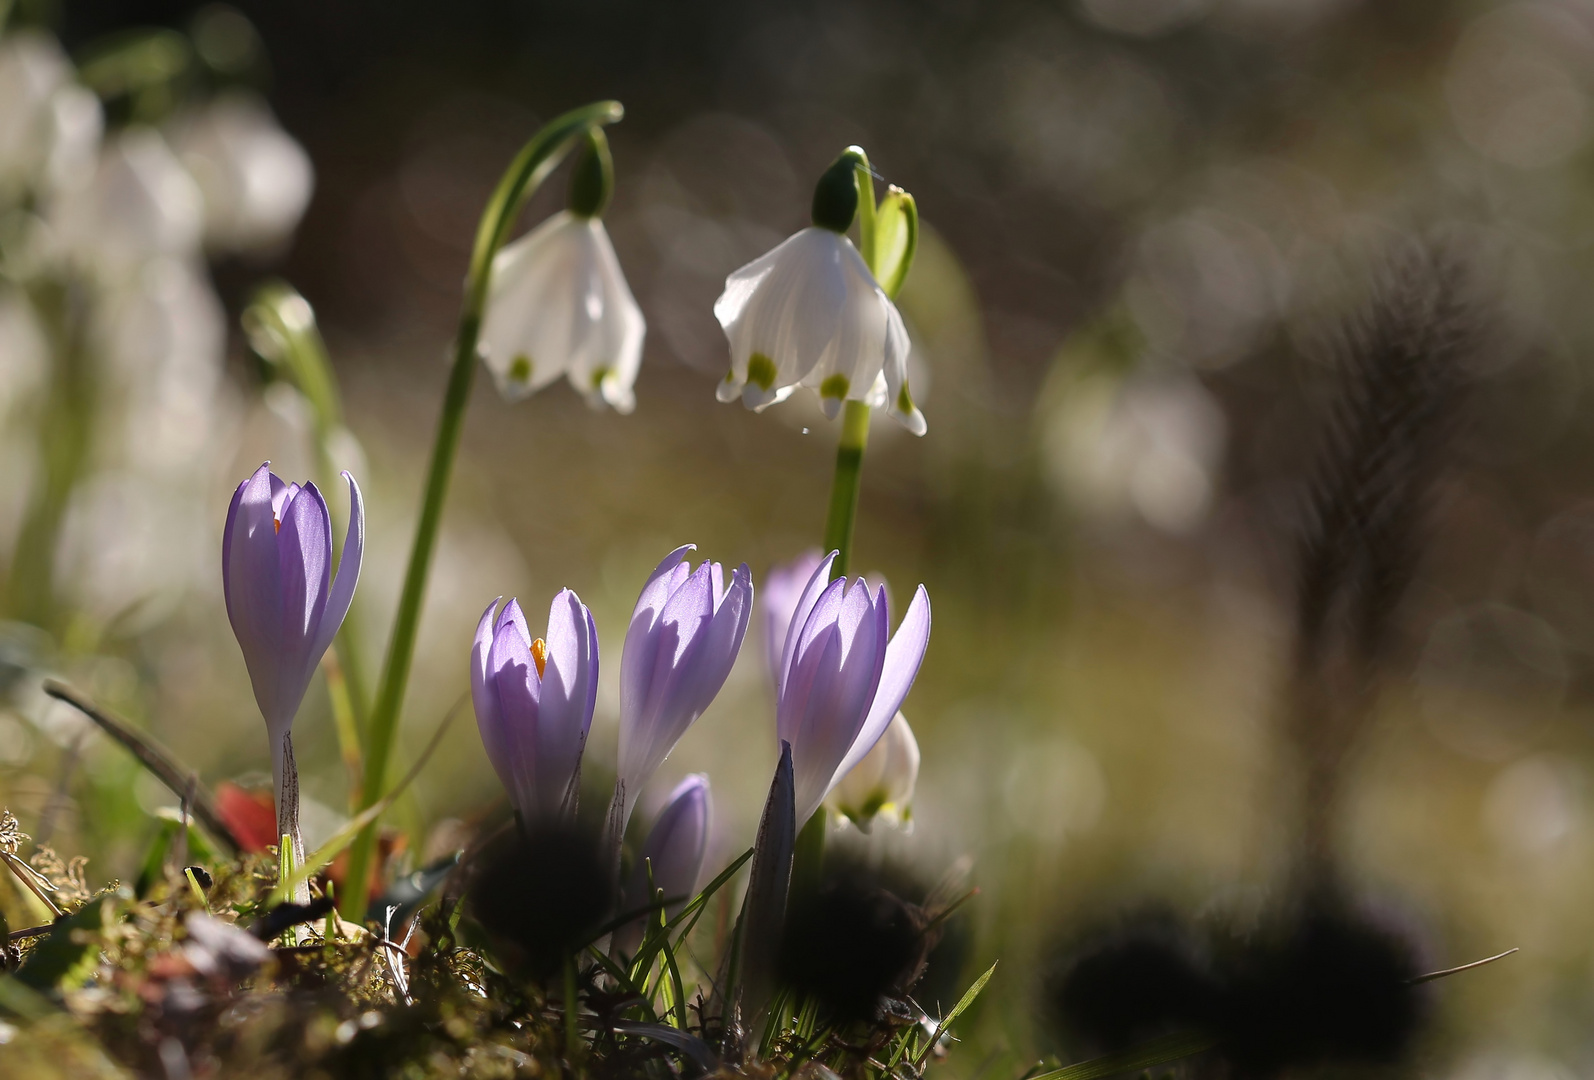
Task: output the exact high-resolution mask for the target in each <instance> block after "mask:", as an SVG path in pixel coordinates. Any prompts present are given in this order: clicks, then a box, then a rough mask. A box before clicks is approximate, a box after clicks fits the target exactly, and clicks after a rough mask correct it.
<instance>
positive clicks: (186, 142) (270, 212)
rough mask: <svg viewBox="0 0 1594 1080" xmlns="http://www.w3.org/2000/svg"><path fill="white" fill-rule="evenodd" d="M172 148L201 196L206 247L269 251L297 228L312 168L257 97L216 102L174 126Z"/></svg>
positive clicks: (311, 184) (241, 96)
mask: <svg viewBox="0 0 1594 1080" xmlns="http://www.w3.org/2000/svg"><path fill="white" fill-rule="evenodd" d="M172 144H173V147H174V149H175V150H176V151H177V156H178V157H179V158H180V159H181V161H182V163H183V165H184V166H185V167H186V168H187V169H188V171H189V172H190V173H191V174H192V175H193V177H194V180H195V181H196V182H197V183H198V184H199V190H200V192H201V193H202V194H203V195H204V198H205V240H206V243H207V244H209V245H210V246H211V247H213V248H217V249H220V250H223V251H268V252H269V251H271V250H272V249H274V248H276V247H278V246H280V245H281V244H282V243H283V241H285V240H287V238H288V236H289V235H290V234H291V233H292V232H293V230H294V228H295V227H296V226H297V225H298V224H299V219H300V218H301V217H302V216H303V215H304V210H305V207H306V206H308V205H309V203H310V193H311V191H312V190H313V189H314V187H315V170H314V169H313V168H312V167H311V165H310V155H308V154H306V153H305V151H304V147H302V146H300V145H299V144H298V143H297V142H295V141H294V139H293V137H292V136H291V135H289V134H288V133H287V132H286V131H283V130H282V128H281V126H280V125H278V123H277V121H276V118H275V117H274V116H272V115H271V110H270V109H268V108H267V107H266V105H265V104H264V103H263V102H261V101H260V100H259V99H257V98H255V97H251V96H248V95H244V94H228V95H226V96H223V97H219V98H217V99H216V100H214V101H212V102H210V103H209V104H208V105H206V106H204V107H203V108H201V109H199V110H196V111H195V112H193V113H191V114H189V115H188V116H186V117H184V118H183V119H182V120H180V121H179V122H178V123H177V124H176V125H174V128H173V131H172Z"/></svg>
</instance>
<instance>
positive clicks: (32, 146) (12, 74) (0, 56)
mask: <svg viewBox="0 0 1594 1080" xmlns="http://www.w3.org/2000/svg"><path fill="white" fill-rule="evenodd" d="M71 74H72V68H71V65H70V64H69V63H68V62H67V59H66V56H65V55H64V54H63V53H62V52H61V47H60V46H59V45H57V44H56V43H55V41H54V40H52V39H51V38H49V37H47V36H45V35H43V34H38V33H32V32H28V31H23V32H19V33H11V34H7V35H6V37H5V40H3V41H0V101H3V102H5V107H4V108H0V177H3V178H4V179H5V181H6V182H7V183H12V182H16V181H18V180H21V181H23V182H26V181H27V180H29V179H31V178H32V175H33V174H34V173H35V172H36V171H37V170H38V169H39V168H40V167H41V166H42V165H43V164H44V161H45V159H46V157H47V156H48V155H49V135H48V133H49V109H50V99H51V98H52V97H53V96H54V95H55V93H56V91H57V90H59V89H61V87H63V86H65V85H66V84H67V82H68V81H69V80H70V78H71Z"/></svg>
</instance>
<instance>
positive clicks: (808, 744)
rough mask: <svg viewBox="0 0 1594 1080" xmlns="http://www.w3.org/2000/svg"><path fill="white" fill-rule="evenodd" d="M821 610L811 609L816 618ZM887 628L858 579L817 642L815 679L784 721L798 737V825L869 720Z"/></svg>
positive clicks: (880, 608)
mask: <svg viewBox="0 0 1594 1080" xmlns="http://www.w3.org/2000/svg"><path fill="white" fill-rule="evenodd" d="M823 607H824V605H823V603H822V604H821V605H820V606H819V607H816V608H815V617H816V618H817V617H819V615H820V610H821V608H823ZM889 626H890V622H889V614H888V612H887V610H886V603H885V596H884V594H883V593H882V594H881V595H880V597H879V599H878V601H876V600H874V599H871V597H870V596H869V587H868V585H867V584H866V583H865V582H864V581H863V580H862V579H859V580H858V581H857V582H856V583H855V584H854V585H853V587H852V588H851V589H849V590H848V591H847V593H846V594H845V596H843V597H842V601H841V605H840V608H839V610H837V612H836V615H835V620H834V625H833V626H832V627H831V629H830V631H829V634H828V639H827V638H825V637H817V638H815V641H816V643H817V642H820V641H823V642H824V644H823V646H822V647H823V652H822V654H821V656H820V657H819V659H818V660H817V662H816V668H815V675H814V678H813V680H812V682H811V684H810V686H809V690H808V693H807V694H805V695H804V696H803V698H802V699H801V700H800V702H797V703H795V705H796V707H795V708H793V709H791V710H789V711H790V714H791V715H790V716H788V718H787V719H788V724H789V725H791V726H790V727H788V728H787V730H795V731H796V733H797V738H796V739H794V740H792V766H793V769H794V770H795V777H796V784H797V796H796V804H797V813H798V817H799V820H804V821H806V820H807V818H808V815H809V814H812V813H813V812H814V811H815V810H816V809H818V808H819V804H820V803H821V802H822V801H823V800H824V797H825V795H826V794H828V793H829V791H830V787H831V782H832V780H833V778H834V777H835V776H836V769H837V765H838V764H839V763H840V762H841V761H842V760H843V759H844V758H845V757H846V755H847V753H848V751H849V749H850V748H851V747H852V745H853V743H854V741H855V740H856V739H857V736H858V731H859V729H860V728H861V727H862V726H863V724H864V720H865V718H866V717H867V716H868V713H869V707H870V703H871V702H872V701H873V700H874V697H875V691H876V690H877V689H878V688H879V685H880V673H881V668H882V665H883V664H884V661H885V645H886V636H887V633H888V631H889ZM810 655H811V654H810ZM806 659H807V657H804V660H805V661H806ZM777 715H778V714H777ZM782 737H784V736H782Z"/></svg>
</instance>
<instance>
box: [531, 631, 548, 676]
mask: <svg viewBox="0 0 1594 1080" xmlns="http://www.w3.org/2000/svg"><path fill="white" fill-rule="evenodd" d="M531 658H532V659H533V660H535V661H537V678H539V679H540V678H542V672H543V669H544V668H546V667H547V666H548V643H547V642H546V641H544V640H542V638H538V639H537V640H536V641H533V642H532V643H531Z"/></svg>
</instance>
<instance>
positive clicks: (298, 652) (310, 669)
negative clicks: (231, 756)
mask: <svg viewBox="0 0 1594 1080" xmlns="http://www.w3.org/2000/svg"><path fill="white" fill-rule="evenodd" d="M344 475H345V476H347V474H344ZM349 490H350V495H351V500H352V507H353V512H352V514H351V515H350V521H349V533H348V536H347V537H346V538H345V541H344V562H343V564H342V565H341V566H340V567H339V571H338V588H337V590H336V596H335V599H336V601H337V603H336V605H335V606H334V605H331V604H330V601H331V600H332V599H334V597H333V596H331V595H330V594H329V588H328V584H329V577H330V574H331V564H332V529H331V520H330V517H329V515H328V513H327V508H326V502H325V501H324V500H323V499H322V498H321V493H320V492H319V491H317V490H316V488H315V485H314V484H306V485H304V486H303V487H302V488H301V487H300V486H299V485H297V484H286V483H284V482H283V481H282V480H281V479H279V478H278V477H276V476H274V475H272V473H271V468H270V462H267V463H266V464H264V465H261V466H260V468H258V469H256V470H255V472H254V474H253V475H252V476H250V478H249V479H248V480H245V481H244V482H243V483H242V484H240V485H238V490H237V492H236V493H235V494H234V495H233V500H232V504H231V506H229V507H228V510H227V524H226V527H225V529H224V530H223V534H222V592H223V595H224V596H225V597H226V601H227V617H228V620H229V621H230V622H231V623H232V627H233V633H234V634H235V635H236V636H237V638H238V644H239V647H240V648H241V649H242V651H243V654H244V663H245V664H246V665H247V666H248V668H249V679H250V682H251V683H252V684H253V687H254V691H255V700H256V702H257V703H258V704H259V706H260V711H261V713H262V715H264V716H265V718H266V723H267V725H268V727H269V728H270V730H271V732H272V734H273V742H274V743H275V742H278V741H280V737H281V735H283V734H285V733H286V732H287V731H288V729H289V728H290V727H291V726H292V724H293V717H294V714H295V713H296V712H298V710H299V703H300V702H301V701H302V700H303V698H304V694H305V690H306V688H307V687H308V686H309V685H310V678H311V676H312V675H313V674H314V673H315V668H316V665H317V664H319V663H320V662H321V656H322V654H323V653H325V652H326V650H327V648H328V646H330V645H331V643H332V639H333V637H334V636H335V635H336V634H337V631H338V628H339V627H340V626H341V625H342V623H343V618H344V616H345V615H346V614H347V612H348V605H349V602H350V601H351V600H352V599H353V595H354V585H355V582H356V581H357V580H358V577H359V571H360V554H361V551H362V549H363V538H364V535H365V512H364V507H363V504H362V503H361V500H360V494H359V487H358V485H356V484H355V483H354V480H353V478H352V477H351V478H349ZM279 522H280V525H279ZM345 582H346V583H345Z"/></svg>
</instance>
